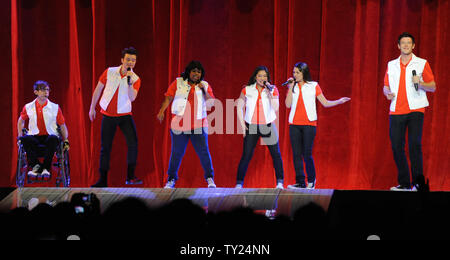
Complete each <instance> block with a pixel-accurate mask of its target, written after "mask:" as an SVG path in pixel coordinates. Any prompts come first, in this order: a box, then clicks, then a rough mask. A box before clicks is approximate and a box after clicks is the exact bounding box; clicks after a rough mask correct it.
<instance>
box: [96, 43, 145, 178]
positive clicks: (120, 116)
mask: <svg viewBox="0 0 450 260" xmlns="http://www.w3.org/2000/svg"><path fill="white" fill-rule="evenodd" d="M136 58H137V50H136V49H135V48H133V47H129V48H125V49H124V50H123V51H122V59H121V62H122V64H121V65H120V66H118V67H110V68H108V69H106V70H105V71H104V72H103V74H102V75H101V76H100V79H99V81H98V83H97V87H96V88H95V90H94V92H93V95H92V101H91V107H90V110H89V119H90V120H91V121H92V122H93V121H94V120H95V118H96V111H95V108H96V106H97V103H98V101H99V99H100V108H101V110H100V113H101V114H102V115H103V118H102V127H101V150H100V168H99V172H100V178H99V180H98V181H97V183H95V184H94V185H92V187H107V186H108V178H107V175H108V171H109V161H110V155H111V149H112V143H113V139H114V135H115V133H116V130H117V127H119V128H120V130H121V131H122V132H123V134H124V135H125V139H126V142H127V146H128V154H127V177H126V181H125V184H126V185H136V184H142V180H140V179H138V178H137V177H136V176H135V173H134V171H135V168H136V163H137V155H138V140H137V133H136V125H135V124H134V120H133V117H132V113H131V104H132V102H133V101H134V100H135V99H136V97H137V94H138V91H139V88H140V86H141V79H140V78H139V77H138V75H136V73H134V72H133V68H134V67H135V65H136ZM102 93H103V94H102ZM100 97H101V98H100Z"/></svg>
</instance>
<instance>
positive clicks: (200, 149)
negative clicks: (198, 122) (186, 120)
mask: <svg viewBox="0 0 450 260" xmlns="http://www.w3.org/2000/svg"><path fill="white" fill-rule="evenodd" d="M207 132H208V130H207V128H199V129H195V130H192V131H188V132H181V131H175V130H172V129H171V130H170V136H171V138H172V153H171V155H170V162H169V169H168V170H167V175H169V177H168V181H170V180H175V181H176V180H178V169H179V168H180V164H181V160H182V159H183V156H184V153H185V152H186V147H187V145H188V142H189V139H190V140H191V142H192V146H194V149H195V152H196V153H197V155H198V157H199V158H200V163H201V164H202V167H203V170H204V172H205V179H207V178H214V169H213V166H212V161H211V155H210V153H209V148H208V133H207Z"/></svg>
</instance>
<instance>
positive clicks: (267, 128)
mask: <svg viewBox="0 0 450 260" xmlns="http://www.w3.org/2000/svg"><path fill="white" fill-rule="evenodd" d="M245 125H246V126H247V128H248V129H247V130H246V131H245V133H246V134H245V137H244V148H243V152H242V157H241V161H240V162H239V167H238V172H237V177H236V183H238V184H243V183H244V178H245V174H246V173H247V169H248V165H249V164H250V161H251V159H252V157H253V152H254V151H255V147H256V145H257V143H258V140H259V138H260V137H262V138H263V140H264V142H265V144H266V146H267V148H269V152H270V155H271V156H272V162H273V167H274V168H275V176H276V178H277V182H283V179H284V171H283V160H282V159H281V153H280V147H279V145H278V133H277V129H276V127H275V125H274V124H268V125H249V124H247V123H245Z"/></svg>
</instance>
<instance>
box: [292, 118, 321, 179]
mask: <svg viewBox="0 0 450 260" xmlns="http://www.w3.org/2000/svg"><path fill="white" fill-rule="evenodd" d="M289 137H290V138H291V145H292V157H293V160H294V169H295V181H296V183H300V184H305V174H304V173H303V161H304V162H305V166H306V173H307V174H308V183H312V182H314V181H315V180H316V170H315V167H314V159H313V157H312V149H313V144H314V138H315V137H316V127H315V126H309V125H289Z"/></svg>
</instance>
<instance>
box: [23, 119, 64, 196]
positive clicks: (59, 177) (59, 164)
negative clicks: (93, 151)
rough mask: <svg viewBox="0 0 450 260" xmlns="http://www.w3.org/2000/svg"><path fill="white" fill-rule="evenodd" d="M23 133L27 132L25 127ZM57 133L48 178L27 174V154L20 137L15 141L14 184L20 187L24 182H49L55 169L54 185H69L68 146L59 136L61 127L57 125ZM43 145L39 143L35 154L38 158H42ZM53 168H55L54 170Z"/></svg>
mask: <svg viewBox="0 0 450 260" xmlns="http://www.w3.org/2000/svg"><path fill="white" fill-rule="evenodd" d="M23 132H24V134H27V132H28V131H27V129H24V131H23ZM58 133H59V143H58V145H57V147H56V152H55V155H54V156H53V160H52V169H49V170H50V172H51V175H50V178H44V177H42V176H36V177H31V176H28V171H30V170H31V167H32V166H30V165H28V161H27V155H26V152H25V149H24V147H23V144H22V142H21V141H20V139H18V141H17V145H18V152H17V155H18V156H17V171H16V185H17V187H19V188H21V187H23V186H24V185H25V184H34V183H45V182H51V181H52V179H53V177H54V175H55V174H54V173H55V170H56V176H55V178H56V181H55V183H56V187H61V185H62V186H63V187H69V186H70V163H69V147H68V145H66V144H65V143H64V140H62V138H61V136H62V135H61V129H60V128H59V127H58ZM45 149H46V147H45V145H39V146H38V151H37V155H38V158H39V159H42V158H43V157H44V155H45ZM54 169H55V170H54Z"/></svg>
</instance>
